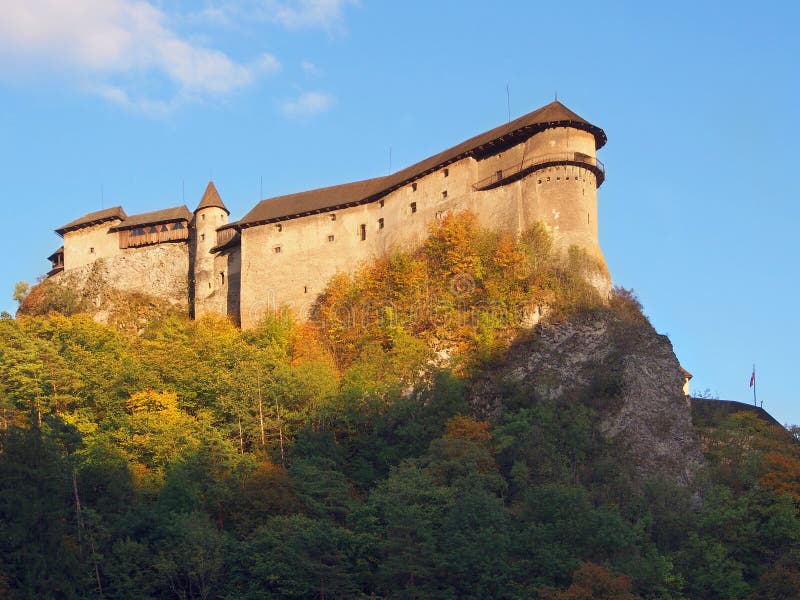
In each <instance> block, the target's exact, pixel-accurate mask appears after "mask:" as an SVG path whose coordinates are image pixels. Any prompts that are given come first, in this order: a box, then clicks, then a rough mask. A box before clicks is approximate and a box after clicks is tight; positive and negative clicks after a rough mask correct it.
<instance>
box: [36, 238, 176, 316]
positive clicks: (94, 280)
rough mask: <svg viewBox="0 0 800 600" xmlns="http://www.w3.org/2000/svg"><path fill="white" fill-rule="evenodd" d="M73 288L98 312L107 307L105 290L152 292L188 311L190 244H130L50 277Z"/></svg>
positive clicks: (145, 293)
mask: <svg viewBox="0 0 800 600" xmlns="http://www.w3.org/2000/svg"><path fill="white" fill-rule="evenodd" d="M51 281H52V282H53V283H55V284H58V285H64V286H67V287H69V288H70V289H72V290H74V291H75V292H76V293H77V294H78V295H79V296H80V297H81V298H82V299H83V300H84V303H85V304H86V305H87V306H88V307H89V308H90V310H92V312H95V311H97V310H102V309H103V308H104V298H103V294H104V290H105V288H110V289H112V290H115V291H119V292H129V293H136V294H140V295H145V296H150V297H153V298H156V299H158V300H162V301H165V302H166V303H167V304H169V305H170V306H172V307H173V308H175V309H176V310H179V311H181V312H186V313H188V312H189V248H188V245H187V244H186V243H185V242H176V243H170V244H159V245H157V246H145V247H142V248H128V249H126V250H124V251H120V252H119V253H117V254H116V255H115V256H109V257H105V258H100V259H97V260H95V261H94V262H93V263H91V264H87V265H83V266H81V267H76V268H73V269H71V270H69V271H64V272H62V273H59V274H57V275H54V276H53V277H51Z"/></svg>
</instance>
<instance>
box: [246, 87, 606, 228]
mask: <svg viewBox="0 0 800 600" xmlns="http://www.w3.org/2000/svg"><path fill="white" fill-rule="evenodd" d="M565 126H569V127H574V128H576V129H582V130H584V131H588V132H589V133H591V134H592V135H594V138H595V145H596V147H597V148H598V149H599V148H602V147H603V146H604V145H605V143H606V134H605V132H604V131H603V130H602V129H600V128H599V127H596V126H595V125H592V124H591V123H589V122H588V121H586V120H585V119H583V118H582V117H580V116H578V115H577V114H575V113H574V112H572V111H571V110H569V109H568V108H567V107H566V106H564V105H563V104H561V103H560V102H558V101H555V102H551V103H550V104H548V105H547V106H543V107H542V108H540V109H538V110H535V111H533V112H531V113H528V114H527V115H523V116H522V117H520V118H518V119H515V120H514V121H511V122H510V123H506V124H505V125H501V126H500V127H495V128H494V129H491V130H489V131H487V132H485V133H482V134H480V135H477V136H475V137H473V138H470V139H468V140H467V141H465V142H462V143H460V144H458V145H457V146H453V147H452V148H450V149H448V150H445V151H444V152H440V153H439V154H436V155H434V156H431V157H430V158H426V159H425V160H423V161H421V162H418V163H416V164H414V165H411V166H410V167H407V168H405V169H403V170H401V171H398V172H396V173H392V174H391V175H387V176H385V177H376V178H375V179H365V180H363V181H355V182H353V183H345V184H341V185H335V186H331V187H325V188H320V189H317V190H311V191H307V192H299V193H296V194H288V195H286V196H278V197H276V198H270V199H268V200H262V201H261V202H259V203H258V204H257V205H256V206H255V207H254V208H253V209H252V210H251V211H250V212H249V213H247V214H246V215H245V216H244V218H243V219H242V220H241V221H239V226H240V227H250V226H253V225H258V224H260V223H267V222H270V221H278V220H282V219H287V218H291V217H297V216H301V215H304V214H311V213H314V212H323V211H328V210H334V209H337V208H343V207H344V206H351V205H357V204H364V203H366V202H371V201H373V200H376V199H377V198H378V197H380V196H383V195H385V194H387V193H389V192H390V191H392V190H394V189H397V188H398V187H400V186H402V185H405V184H406V183H408V182H410V181H412V180H414V179H418V178H419V177H422V176H423V175H426V174H428V173H430V172H432V171H435V170H436V169H438V168H440V167H442V166H445V165H448V164H450V163H452V162H455V161H457V160H461V159H462V158H465V157H467V156H473V157H475V158H484V157H486V156H490V155H492V154H495V153H497V152H501V151H502V150H504V149H506V148H510V147H512V146H514V145H516V144H518V143H520V142H522V141H524V140H525V139H527V138H529V137H531V136H532V135H534V134H535V133H538V132H540V131H544V130H545V129H549V128H552V127H565Z"/></svg>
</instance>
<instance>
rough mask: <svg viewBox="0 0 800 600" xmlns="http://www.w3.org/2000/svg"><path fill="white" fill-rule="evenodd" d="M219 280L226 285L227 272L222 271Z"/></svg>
mask: <svg viewBox="0 0 800 600" xmlns="http://www.w3.org/2000/svg"><path fill="white" fill-rule="evenodd" d="M219 282H220V285H225V273H224V272H221V271H220V274H219Z"/></svg>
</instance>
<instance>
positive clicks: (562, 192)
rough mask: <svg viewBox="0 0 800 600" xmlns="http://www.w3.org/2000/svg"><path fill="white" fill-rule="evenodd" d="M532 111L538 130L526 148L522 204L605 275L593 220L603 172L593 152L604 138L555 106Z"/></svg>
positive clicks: (558, 239)
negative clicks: (527, 169)
mask: <svg viewBox="0 0 800 600" xmlns="http://www.w3.org/2000/svg"><path fill="white" fill-rule="evenodd" d="M536 112H537V113H539V114H537V121H538V123H537V125H536V130H537V131H536V133H535V134H534V135H532V136H531V137H530V138H529V139H528V140H527V142H526V143H525V160H524V164H525V165H527V166H528V167H529V168H530V173H529V175H527V176H526V177H525V179H524V183H523V186H524V196H525V198H526V201H527V203H528V204H529V205H531V207H532V209H533V216H534V219H535V220H538V221H541V222H543V223H544V224H545V225H546V226H547V227H548V229H549V230H550V231H551V232H552V234H553V239H554V242H555V243H556V244H557V245H558V246H560V247H562V248H563V249H565V250H566V249H568V248H569V247H570V246H577V247H578V248H582V249H584V250H586V252H587V253H588V254H589V256H591V257H593V258H595V259H596V260H597V261H599V263H600V265H601V266H602V269H603V270H605V261H604V259H603V253H602V252H601V250H600V242H599V239H598V219H597V188H598V187H599V186H600V185H601V184H602V183H603V180H604V179H605V169H604V167H603V164H602V163H601V162H600V161H599V160H597V150H599V149H600V148H602V147H603V146H604V145H605V143H606V134H605V132H604V131H603V130H602V129H600V128H599V127H596V126H595V125H592V124H591V123H589V122H588V121H586V120H585V119H583V118H582V117H580V116H578V115H577V114H575V113H574V112H572V111H571V110H569V109H568V108H567V107H566V106H564V105H563V104H561V103H560V102H558V101H555V102H551V103H550V104H548V105H547V106H545V107H543V108H541V109H540V110H538V111H536Z"/></svg>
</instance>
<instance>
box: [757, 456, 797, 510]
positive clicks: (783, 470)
mask: <svg viewBox="0 0 800 600" xmlns="http://www.w3.org/2000/svg"><path fill="white" fill-rule="evenodd" d="M762 462H763V465H764V467H765V468H766V469H767V472H766V473H765V474H764V475H763V476H762V477H761V479H759V480H758V484H759V485H760V486H761V487H762V488H764V489H765V490H770V491H772V492H775V493H777V494H791V495H792V496H793V497H794V499H795V500H800V460H798V457H797V456H790V455H787V454H782V453H779V452H769V453H767V454H765V455H764V457H763V458H762Z"/></svg>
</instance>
